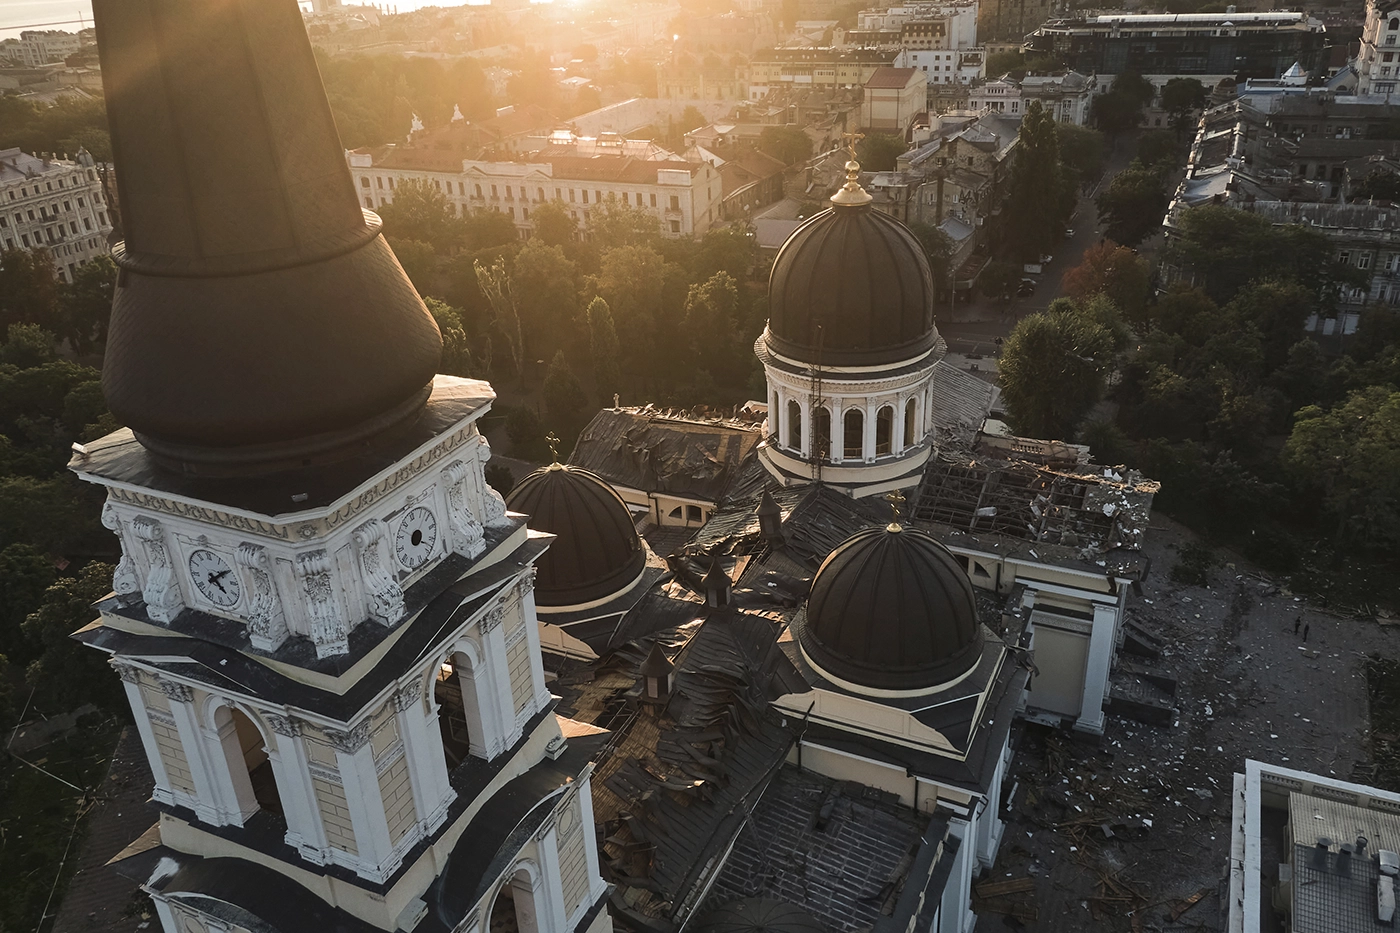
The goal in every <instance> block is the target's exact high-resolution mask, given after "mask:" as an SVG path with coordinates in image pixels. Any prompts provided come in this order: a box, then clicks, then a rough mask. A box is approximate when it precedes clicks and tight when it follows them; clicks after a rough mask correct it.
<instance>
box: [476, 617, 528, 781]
mask: <svg viewBox="0 0 1400 933" xmlns="http://www.w3.org/2000/svg"><path fill="white" fill-rule="evenodd" d="M504 618H505V610H504V609H503V608H502V607H501V605H500V604H499V603H497V604H496V605H494V606H492V607H491V608H490V609H488V610H487V611H486V614H485V615H483V616H482V617H481V666H482V668H483V673H485V674H486V683H485V684H483V687H485V688H486V689H483V690H481V691H478V693H477V696H478V697H479V698H480V699H481V703H482V709H481V719H482V722H483V723H485V722H486V721H487V720H488V718H489V719H490V721H491V722H492V723H493V725H494V727H495V728H496V729H497V730H499V732H498V734H499V736H500V742H501V746H500V748H499V749H493V750H492V752H491V754H492V756H493V757H494V756H495V755H497V754H499V753H500V752H502V751H504V750H505V749H507V748H510V747H511V746H512V745H514V744H515V742H516V740H517V739H519V738H520V731H521V730H520V726H519V725H518V724H517V723H516V720H515V699H514V698H513V697H512V696H511V690H510V666H509V664H507V662H506V635H505V626H504V625H502V621H503V620H504ZM535 637H536V638H538V637H539V636H538V634H536V636H535ZM473 673H475V672H473ZM488 703H489V704H490V707H489V709H488V707H487V704H488Z"/></svg>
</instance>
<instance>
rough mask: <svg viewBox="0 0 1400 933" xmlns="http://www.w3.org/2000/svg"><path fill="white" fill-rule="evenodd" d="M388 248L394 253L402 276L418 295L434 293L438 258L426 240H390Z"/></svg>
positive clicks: (431, 245)
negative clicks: (403, 275)
mask: <svg viewBox="0 0 1400 933" xmlns="http://www.w3.org/2000/svg"><path fill="white" fill-rule="evenodd" d="M388 242H389V248H390V249H392V250H393V251H394V256H395V258H397V259H398V261H399V265H401V266H403V271H404V274H405V275H407V276H408V280H409V281H410V282H412V283H413V287H414V288H416V289H418V294H420V295H421V294H424V293H426V292H429V291H435V290H436V289H434V288H433V284H434V282H435V280H436V278H437V265H438V257H437V250H435V249H433V244H431V243H429V242H427V241H426V240H400V239H396V238H390V239H389V240H388Z"/></svg>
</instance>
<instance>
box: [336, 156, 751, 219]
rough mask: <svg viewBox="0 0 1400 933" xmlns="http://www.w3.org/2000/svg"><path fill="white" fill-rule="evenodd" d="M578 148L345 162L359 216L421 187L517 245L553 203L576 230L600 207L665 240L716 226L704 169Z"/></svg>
mask: <svg viewBox="0 0 1400 933" xmlns="http://www.w3.org/2000/svg"><path fill="white" fill-rule="evenodd" d="M616 141H617V145H616V146H611V147H610V146H608V145H606V140H603V141H601V143H602V144H600V141H599V140H586V141H584V142H587V143H589V144H590V145H589V146H587V147H586V149H580V148H579V147H578V146H572V147H569V151H567V152H557V151H556V149H557V148H562V147H551V148H549V149H545V150H542V151H540V152H537V153H535V154H533V155H530V156H527V157H526V158H527V159H528V161H510V162H502V161H478V160H472V159H452V160H448V161H446V162H445V161H443V160H442V158H441V156H440V154H435V153H433V152H432V151H431V150H418V149H414V148H412V147H404V148H396V147H386V148H384V149H377V150H373V151H368V150H356V151H353V152H349V153H347V154H346V158H347V159H348V160H349V163H350V171H351V174H352V175H354V177H355V186H356V192H357V193H358V194H359V196H360V199H361V202H362V203H363V204H364V206H365V207H366V208H371V209H373V208H378V207H382V206H383V205H385V204H392V203H393V201H394V190H395V188H396V187H397V186H398V185H399V184H401V183H403V182H404V181H407V180H409V179H421V180H424V181H426V182H428V183H429V184H431V185H434V186H436V187H437V188H438V190H440V191H442V192H443V194H444V195H445V196H446V198H447V200H448V203H449V204H451V205H453V210H454V211H455V212H456V213H457V215H458V216H464V215H466V214H468V213H470V212H471V211H473V210H496V211H503V212H505V213H506V214H508V215H509V216H510V218H511V219H512V220H513V221H515V225H516V229H517V230H518V231H519V232H520V235H521V237H522V238H523V237H528V236H529V235H530V233H531V231H532V230H533V229H534V224H533V222H532V221H531V219H530V212H531V211H532V210H533V209H535V208H537V207H539V206H540V205H541V204H544V203H545V202H547V201H559V202H561V203H562V204H563V205H564V206H565V207H566V208H567V209H568V210H569V212H570V213H572V214H573V216H574V219H575V220H577V221H578V222H579V223H580V224H581V225H582V224H586V223H587V221H588V215H589V212H590V211H591V210H592V209H593V208H594V207H596V206H597V205H599V204H601V203H602V202H603V201H605V200H615V201H620V202H622V203H623V204H626V205H629V206H632V207H640V208H643V209H645V210H647V211H649V212H651V213H652V214H654V215H655V216H656V220H657V224H658V225H659V226H660V229H661V232H662V233H663V234H664V235H666V236H693V235H698V234H701V233H704V232H705V231H706V230H708V229H709V228H710V227H711V226H713V225H714V224H715V223H717V222H718V221H719V219H720V204H721V202H722V201H723V197H724V193H723V185H722V184H721V181H720V176H719V172H718V170H716V169H715V168H714V166H712V165H709V164H707V163H703V162H701V163H693V162H686V161H684V160H682V159H680V158H679V157H678V156H675V155H673V154H672V153H669V152H666V151H665V150H662V149H659V148H658V147H655V146H651V145H650V144H645V148H644V150H643V151H639V152H633V151H631V149H629V148H628V147H629V146H631V147H632V148H635V145H634V144H635V143H637V142H638V141H634V140H623V139H621V137H617V139H616Z"/></svg>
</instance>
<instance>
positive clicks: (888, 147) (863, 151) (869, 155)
mask: <svg viewBox="0 0 1400 933" xmlns="http://www.w3.org/2000/svg"><path fill="white" fill-rule="evenodd" d="M908 150H909V146H908V145H907V144H906V143H905V142H904V137H902V136H896V135H894V134H893V133H871V134H870V135H868V136H866V137H865V138H864V139H862V140H861V141H860V144H859V145H857V146H856V153H857V156H856V157H857V160H858V161H859V162H860V167H861V168H862V169H863V170H864V171H867V172H892V171H894V167H895V163H896V161H897V160H898V159H899V157H900V156H901V155H903V154H904V153H905V152H907V151H908Z"/></svg>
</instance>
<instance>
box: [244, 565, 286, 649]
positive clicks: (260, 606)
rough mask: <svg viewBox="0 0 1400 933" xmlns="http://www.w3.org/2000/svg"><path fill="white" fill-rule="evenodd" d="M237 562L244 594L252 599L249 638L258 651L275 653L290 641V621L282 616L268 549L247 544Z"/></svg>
mask: <svg viewBox="0 0 1400 933" xmlns="http://www.w3.org/2000/svg"><path fill="white" fill-rule="evenodd" d="M235 559H236V561H237V563H238V566H239V569H240V570H241V571H242V574H241V575H242V577H243V581H244V584H245V585H244V590H245V591H246V592H247V593H248V594H249V596H250V598H249V600H248V607H247V609H246V610H245V611H244V617H245V618H246V619H247V622H248V638H249V640H250V641H252V643H253V647H254V648H257V649H258V650H259V651H276V650H277V648H278V647H279V646H281V644H282V642H283V641H285V640H286V638H287V635H288V632H287V620H286V616H285V615H284V613H283V612H282V600H281V598H280V597H279V596H278V595H277V588H276V587H275V586H273V583H272V562H271V561H270V560H269V559H268V556H267V549H266V548H264V547H262V546H261V545H257V544H250V543H247V542H245V543H243V544H240V545H239V546H238V551H237V553H236V555H235Z"/></svg>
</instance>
